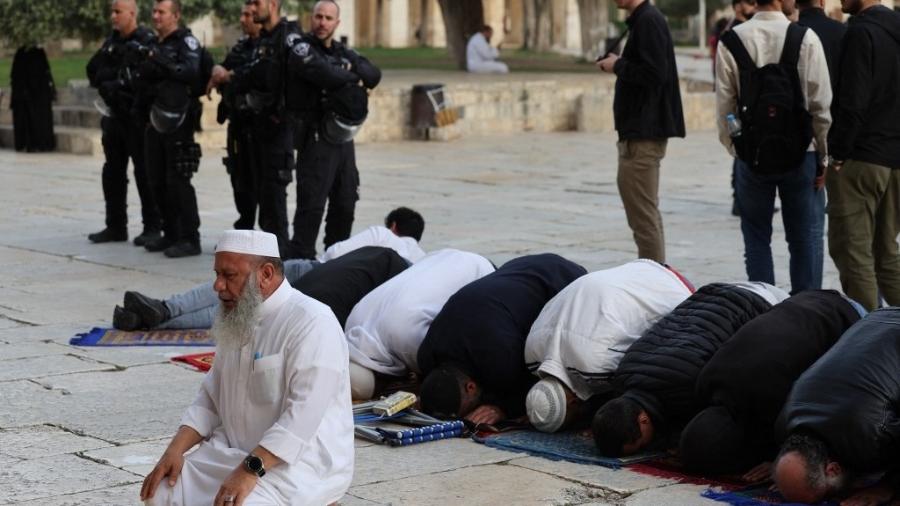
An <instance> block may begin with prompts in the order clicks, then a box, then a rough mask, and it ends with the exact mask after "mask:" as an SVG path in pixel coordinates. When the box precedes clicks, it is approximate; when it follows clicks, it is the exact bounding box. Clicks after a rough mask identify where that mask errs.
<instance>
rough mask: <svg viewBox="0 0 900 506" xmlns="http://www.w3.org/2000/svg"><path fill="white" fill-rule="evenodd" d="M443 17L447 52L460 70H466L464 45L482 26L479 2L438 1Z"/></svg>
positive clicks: (473, 0)
mask: <svg viewBox="0 0 900 506" xmlns="http://www.w3.org/2000/svg"><path fill="white" fill-rule="evenodd" d="M438 4H440V6H441V14H443V16H444V31H445V32H446V34H447V51H448V52H449V53H450V56H451V57H453V59H454V60H455V61H456V65H457V66H458V67H459V68H460V70H466V43H467V42H468V40H469V37H470V36H472V34H474V33H475V32H477V31H478V30H481V27H482V26H484V6H483V5H482V3H481V0H438Z"/></svg>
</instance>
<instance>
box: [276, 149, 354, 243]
mask: <svg viewBox="0 0 900 506" xmlns="http://www.w3.org/2000/svg"><path fill="white" fill-rule="evenodd" d="M357 200H359V171H358V170H357V167H356V151H355V149H354V146H353V142H352V141H351V142H346V143H344V144H332V143H330V142H328V141H326V140H324V139H322V137H321V136H320V135H318V134H317V133H312V134H310V136H309V138H308V139H307V142H306V145H305V146H304V147H303V149H302V150H301V152H300V156H299V162H298V164H297V210H296V212H295V213H294V237H293V238H292V239H291V248H290V251H291V256H293V257H299V258H315V256H316V239H317V237H318V236H319V226H320V225H321V224H322V217H323V216H324V217H325V239H324V241H325V248H326V249H327V248H328V247H329V246H331V245H332V244H334V243H336V242H339V241H343V240H344V239H347V238H348V237H350V231H351V229H352V227H353V215H354V213H355V211H356V201H357ZM326 203H327V204H328V212H327V214H326V212H325V204H326Z"/></svg>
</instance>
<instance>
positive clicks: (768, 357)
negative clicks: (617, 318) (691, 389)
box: [697, 290, 859, 446]
mask: <svg viewBox="0 0 900 506" xmlns="http://www.w3.org/2000/svg"><path fill="white" fill-rule="evenodd" d="M857 320H859V313H858V312H857V311H856V310H855V309H854V308H853V307H852V306H851V305H850V303H849V302H847V300H846V299H845V298H844V297H843V296H842V295H841V294H839V293H838V292H836V291H834V290H807V291H804V292H800V293H798V294H797V295H794V296H793V297H791V298H789V299H786V300H784V301H782V302H781V303H779V304H777V305H775V306H774V307H772V309H770V310H769V311H767V312H766V313H764V314H761V315H759V316H758V317H756V318H754V319H753V320H750V322H749V323H747V324H746V325H744V326H743V327H741V328H740V330H738V331H737V332H736V333H735V334H734V336H733V337H732V338H731V339H729V340H728V341H727V342H726V343H725V344H723V345H722V347H721V348H720V349H719V351H717V352H716V354H715V355H714V356H713V357H712V359H711V360H710V361H709V363H708V364H706V367H704V368H703V371H702V372H701V373H700V377H699V378H698V379H697V397H698V399H699V400H700V401H701V402H702V403H703V404H704V405H712V406H724V407H725V408H727V409H728V411H729V412H730V413H731V414H732V417H734V418H735V419H736V420H738V421H740V422H742V425H743V426H744V427H745V428H746V429H747V430H748V432H750V433H754V434H757V433H758V434H759V436H760V437H758V438H757V439H759V440H763V441H766V442H767V443H768V445H769V446H774V443H775V441H774V434H773V429H774V424H775V419H776V418H777V417H778V413H779V412H780V411H781V408H782V407H783V406H784V401H785V399H787V396H788V393H789V392H790V390H791V386H793V384H794V381H796V380H797V378H799V377H800V375H801V374H802V373H803V372H804V371H805V370H806V369H807V368H809V366H811V365H812V364H813V362H815V361H816V360H817V359H818V358H819V357H821V356H822V355H823V354H825V352H826V351H828V350H829V349H830V348H831V347H832V346H833V345H834V343H836V342H837V340H838V339H839V338H840V337H841V335H842V334H843V333H844V332H845V331H846V330H847V329H848V328H850V326H851V325H853V324H854V323H856V322H857Z"/></svg>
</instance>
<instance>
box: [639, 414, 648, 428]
mask: <svg viewBox="0 0 900 506" xmlns="http://www.w3.org/2000/svg"><path fill="white" fill-rule="evenodd" d="M648 423H650V415H648V414H647V412H646V411H641V412H640V413H639V414H638V424H639V425H647V424H648Z"/></svg>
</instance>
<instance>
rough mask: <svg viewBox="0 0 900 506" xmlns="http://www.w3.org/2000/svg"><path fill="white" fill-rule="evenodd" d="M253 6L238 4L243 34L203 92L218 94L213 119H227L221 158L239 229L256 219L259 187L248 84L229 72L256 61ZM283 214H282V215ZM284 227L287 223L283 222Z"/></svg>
mask: <svg viewBox="0 0 900 506" xmlns="http://www.w3.org/2000/svg"><path fill="white" fill-rule="evenodd" d="M253 8H254V6H253V5H250V4H244V6H243V7H241V17H240V27H241V32H243V35H242V36H241V38H239V39H238V40H237V43H235V45H234V46H232V48H231V51H229V52H228V54H227V55H226V56H225V60H223V61H222V64H221V65H217V66H215V67H213V70H212V77H210V82H209V83H208V84H207V92H210V91H212V88H216V89H218V91H219V94H220V95H221V96H222V100H221V101H220V102H219V109H218V111H217V114H216V121H217V122H218V123H219V124H220V125H221V124H222V123H225V122H226V121H228V130H227V138H226V142H225V145H226V150H227V153H228V156H226V157H225V158H223V159H222V162H223V163H224V164H225V169H226V171H227V172H228V175H229V177H230V179H231V190H232V193H233V194H234V205H235V208H237V212H238V219H237V221H235V222H234V228H236V229H239V230H253V226H254V224H255V223H256V207H257V200H258V197H257V195H258V191H259V188H258V186H259V185H258V184H257V183H258V182H257V177H258V176H259V173H260V170H259V169H257V164H256V163H255V159H254V157H253V156H252V154H253V150H254V149H256V147H255V146H254V137H253V135H252V133H251V127H252V122H253V116H254V115H253V113H252V109H251V108H250V104H249V103H248V100H247V95H248V93H249V91H250V87H249V86H246V87H242V86H241V85H240V83H237V82H232V81H236V79H233V75H234V74H233V72H235V71H236V70H237V69H244V68H246V67H247V66H248V65H251V64H255V63H258V62H257V61H256V59H257V57H258V51H259V32H260V30H261V29H262V25H259V24H257V23H256V21H255V20H254V12H253ZM251 101H252V100H251ZM264 140H266V139H260V143H262V142H263V141H264ZM286 216H287V215H286V214H285V219H286ZM260 221H261V222H262V221H264V220H263V219H262V217H260ZM285 228H287V227H286V226H285ZM264 230H265V229H264ZM268 232H272V233H275V232H277V231H275V230H268Z"/></svg>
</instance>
